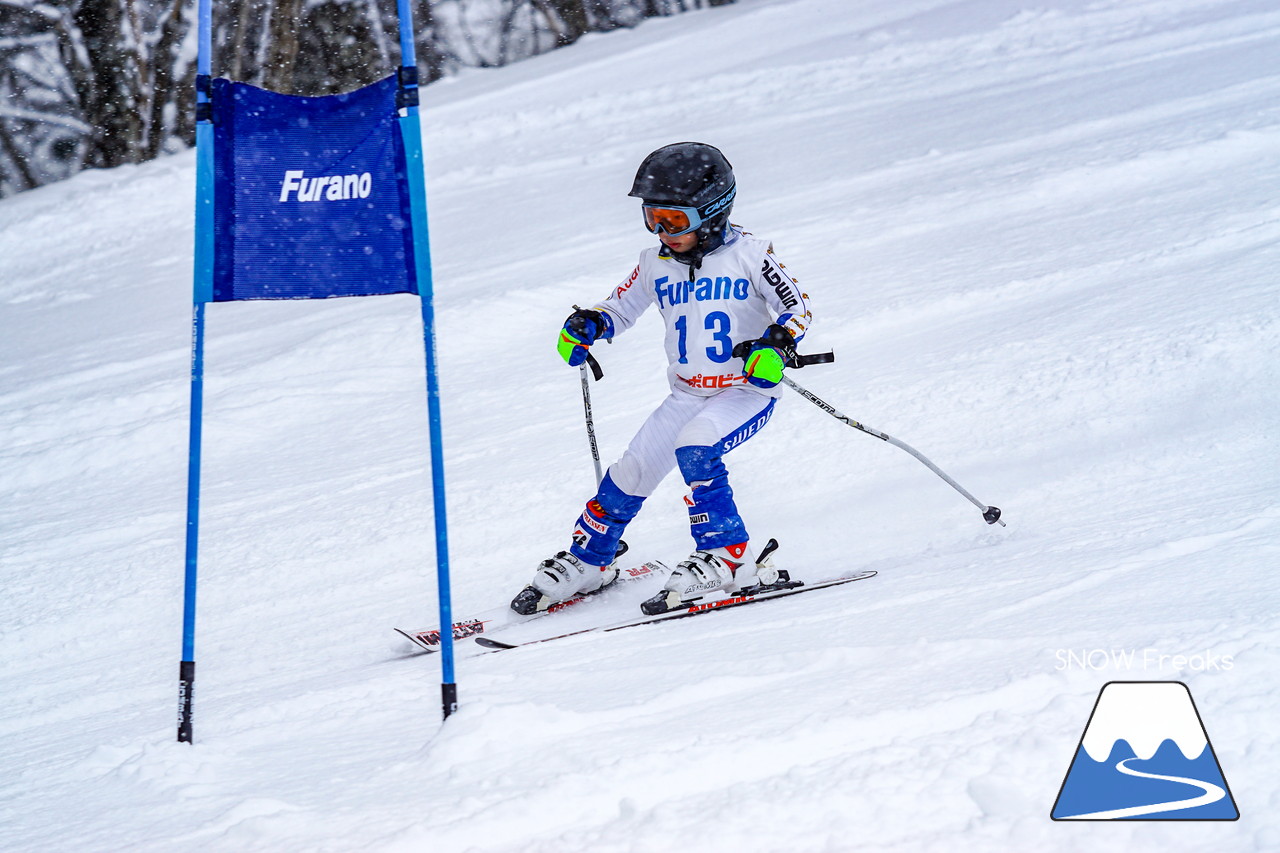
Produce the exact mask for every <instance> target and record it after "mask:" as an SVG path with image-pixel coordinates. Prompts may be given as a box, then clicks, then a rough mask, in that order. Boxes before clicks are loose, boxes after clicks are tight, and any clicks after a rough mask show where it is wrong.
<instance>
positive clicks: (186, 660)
mask: <svg viewBox="0 0 1280 853" xmlns="http://www.w3.org/2000/svg"><path fill="white" fill-rule="evenodd" d="M212 14H213V13H212V9H211V0H200V3H199V7H198V15H199V48H198V50H199V55H198V57H197V59H196V211H195V212H196V247H195V274H194V283H193V287H192V293H193V297H192V318H191V327H192V328H191V432H190V440H189V445H188V451H187V552H186V570H185V572H184V576H183V590H182V660H181V662H180V663H179V664H178V742H179V743H191V742H192V737H193V733H192V725H191V723H192V710H193V704H194V691H195V680H196V658H195V647H196V567H197V563H198V559H197V555H198V553H199V541H200V535H199V534H200V445H201V440H202V425H203V422H204V306H205V303H206V302H208V301H209V300H210V299H211V298H212V292H213V123H212V121H211V120H210V118H211V117H210V114H209V110H210V104H209V90H210V73H209V68H210V60H209V54H210V42H211V35H210V33H211V26H210V24H211V19H212Z"/></svg>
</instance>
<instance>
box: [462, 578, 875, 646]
mask: <svg viewBox="0 0 1280 853" xmlns="http://www.w3.org/2000/svg"><path fill="white" fill-rule="evenodd" d="M875 575H876V573H875V572H873V571H865V572H858V573H857V574H853V575H846V576H845V577H841V578H834V579H832V580H827V581H819V582H818V583H811V584H805V583H802V584H801V585H799V586H793V587H790V588H788V589H773V590H763V591H760V592H751V591H750V590H745V591H742V592H738V593H735V594H733V595H728V596H725V597H723V598H716V599H711V600H710V601H694V602H692V603H691V604H689V605H688V606H687V607H679V608H676V609H675V610H669V611H667V612H666V613H659V614H658V615H656V616H641V617H640V618H638V619H629V620H627V621H625V622H618V623H615V624H612V625H598V626H596V627H593V628H583V629H581V630H579V631H569V632H567V633H564V634H556V635H554V636H551V637H540V638H538V639H536V640H525V641H523V642H519V643H508V642H504V641H502V640H495V639H493V638H492V637H476V645H478V646H481V647H483V648H486V649H490V650H493V651H506V650H507V649H515V648H519V647H521V646H532V645H536V644H537V643H548V642H550V641H552V640H562V639H564V638H566V637H576V636H578V635H580V634H593V633H595V634H603V633H607V632H609V631H621V630H622V629H623V628H635V627H636V626H638V625H652V624H654V623H655V622H667V621H670V620H672V619H684V618H687V617H689V616H700V615H701V614H703V613H711V612H712V611H716V610H726V609H728V608H730V607H741V606H743V605H746V604H755V603H757V602H761V601H771V600H773V599H776V598H785V597H786V596H788V595H799V594H800V593H802V592H813V591H815V590H819V589H826V588H828V587H833V586H839V585H840V584H846V583H852V582H853V581H860V580H866V579H867V578H870V577H875Z"/></svg>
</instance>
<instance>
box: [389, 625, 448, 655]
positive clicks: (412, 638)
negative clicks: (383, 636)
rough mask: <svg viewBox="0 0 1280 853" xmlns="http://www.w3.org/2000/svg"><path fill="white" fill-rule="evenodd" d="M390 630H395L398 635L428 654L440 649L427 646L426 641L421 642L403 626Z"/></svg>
mask: <svg viewBox="0 0 1280 853" xmlns="http://www.w3.org/2000/svg"><path fill="white" fill-rule="evenodd" d="M392 630H393V631H395V632H396V633H397V634H399V635H400V636H402V637H404V638H405V639H406V640H408V641H409V642H411V643H413V644H414V645H415V646H417V647H418V648H419V649H421V650H422V651H424V652H426V653H427V654H429V655H430V654H435V653H436V652H438V651H440V649H439V648H437V647H436V646H429V645H427V644H426V643H424V642H422V641H421V640H419V639H418V638H417V637H416V636H415V635H414V633H413V632H410V631H406V630H405V629H404V628H392Z"/></svg>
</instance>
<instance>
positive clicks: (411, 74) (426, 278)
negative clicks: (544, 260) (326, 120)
mask: <svg viewBox="0 0 1280 853" xmlns="http://www.w3.org/2000/svg"><path fill="white" fill-rule="evenodd" d="M396 15H397V16H398V18H399V27H400V66H401V67H400V69H399V71H398V72H397V73H398V75H399V80H400V91H401V96H402V99H403V105H404V112H405V114H404V115H403V116H401V117H400V119H399V122H400V132H401V138H402V139H403V140H404V149H405V151H404V154H405V167H406V170H407V172H408V180H409V202H410V204H409V207H410V216H411V218H412V225H413V257H414V266H415V272H416V277H417V280H418V295H419V296H420V297H421V299H422V342H423V349H424V350H425V353H426V361H427V420H428V422H429V427H430V432H431V495H432V505H433V506H434V507H435V531H436V584H437V588H438V590H439V606H440V626H441V629H440V667H441V678H440V698H441V704H442V705H443V709H444V718H445V719H448V718H449V715H450V714H452V713H453V712H454V711H456V710H457V709H458V685H457V682H456V680H455V677H454V672H453V631H452V625H453V603H452V592H451V590H450V584H449V535H448V521H447V514H446V512H445V489H444V440H443V431H442V429H441V421H440V380H439V377H438V375H437V369H436V333H435V329H436V326H435V307H434V305H433V299H434V293H433V288H432V279H431V245H430V238H429V235H428V231H427V188H426V179H425V177H424V171H423V159H422V126H421V123H420V122H419V120H418V67H417V52H416V50H415V48H414V45H413V10H412V8H411V6H410V4H409V0H396Z"/></svg>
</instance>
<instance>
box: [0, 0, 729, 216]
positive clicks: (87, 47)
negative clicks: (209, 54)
mask: <svg viewBox="0 0 1280 853" xmlns="http://www.w3.org/2000/svg"><path fill="white" fill-rule="evenodd" d="M213 2H214V33H213V38H214V49H213V70H214V74H216V75H218V76H221V77H229V78H231V79H233V80H240V81H243V82H246V83H251V84H253V85H255V86H261V87H263V88H266V89H271V90H273V91H277V92H286V93H289V94H296V95H324V94H332V93H335V92H343V91H349V90H351V89H356V88H359V87H360V86H363V85H366V84H368V83H372V82H373V81H375V80H378V79H381V78H382V77H385V76H386V75H387V74H388V73H390V72H391V70H392V68H394V66H395V65H397V64H398V63H399V42H398V38H399V37H398V34H397V29H396V16H395V0H213ZM732 2H734V0H413V3H414V25H415V28H416V30H417V32H416V33H415V34H414V40H415V43H416V46H417V52H418V68H419V74H420V76H421V79H422V80H423V82H424V83H430V82H431V81H432V80H436V79H438V78H440V77H442V76H444V75H445V74H448V73H450V72H451V71H453V70H456V69H458V68H464V67H479V68H489V67H497V66H502V65H507V64H509V63H511V62H515V61H517V60H520V59H524V58H526V57H529V56H534V55H537V54H540V53H545V52H546V51H548V50H554V49H555V48H557V47H563V46H565V45H569V44H573V43H574V42H575V41H577V40H578V39H579V38H581V37H582V36H584V35H586V34H587V33H591V32H604V31H607V30H612V29H616V28H618V27H631V26H635V25H636V24H638V23H639V22H640V21H642V20H644V19H645V18H650V17H658V16H665V15H674V14H678V13H680V12H686V11H691V10H693V9H699V8H705V7H710V6H724V5H728V4H730V3H732ZM195 6H196V4H195V0H0V197H3V196H6V195H11V194H13V193H15V192H20V191H22V190H24V189H30V188H32V187H36V186H39V185H41V184H45V183H48V182H50V181H56V180H60V179H62V178H65V177H68V176H70V175H72V174H74V173H75V172H77V171H79V170H81V169H84V168H107V167H111V166H119V165H122V164H126V163H140V162H143V161H146V160H150V159H152V158H154V157H156V156H158V155H159V154H162V153H164V152H169V151H177V150H181V149H182V148H183V147H186V146H189V145H191V144H192V143H193V142H194V139H195V124H194V115H193V107H192V104H193V103H194V99H195V94H194V92H195V63H196V42H195V37H196V31H195V30H196V20H195V15H196V8H195Z"/></svg>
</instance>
